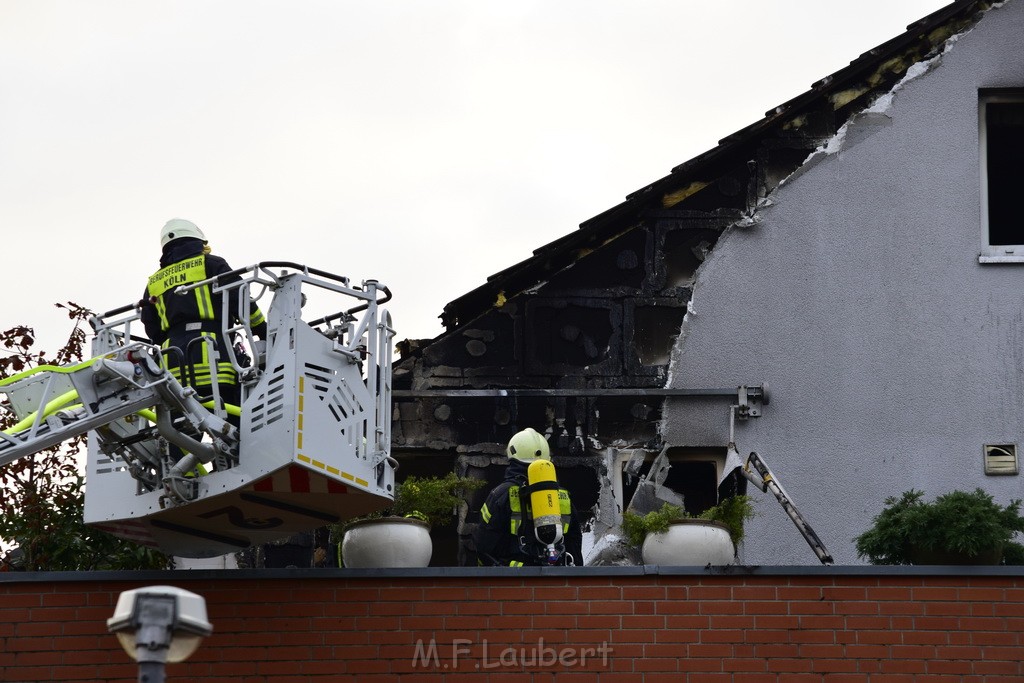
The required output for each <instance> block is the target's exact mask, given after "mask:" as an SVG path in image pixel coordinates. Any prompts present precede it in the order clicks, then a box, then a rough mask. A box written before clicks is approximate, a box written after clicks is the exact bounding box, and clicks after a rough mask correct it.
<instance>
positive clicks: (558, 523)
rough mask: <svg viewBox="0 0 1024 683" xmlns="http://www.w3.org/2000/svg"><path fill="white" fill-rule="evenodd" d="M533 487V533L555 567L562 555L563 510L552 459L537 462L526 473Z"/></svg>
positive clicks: (531, 495)
mask: <svg viewBox="0 0 1024 683" xmlns="http://www.w3.org/2000/svg"><path fill="white" fill-rule="evenodd" d="M526 479H527V481H528V482H529V485H530V512H531V514H532V516H533V533H534V535H535V536H536V537H537V542H538V543H540V545H541V546H542V547H543V548H544V556H545V558H546V559H547V561H548V562H549V563H551V564H555V563H556V562H558V560H559V558H560V557H561V555H562V547H561V546H562V543H561V541H562V511H561V505H560V504H559V501H558V479H557V478H556V477H555V466H554V465H553V464H552V463H551V461H550V460H534V461H533V462H532V463H530V467H529V468H528V469H527V471H526Z"/></svg>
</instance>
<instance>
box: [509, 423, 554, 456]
mask: <svg viewBox="0 0 1024 683" xmlns="http://www.w3.org/2000/svg"><path fill="white" fill-rule="evenodd" d="M505 454H506V455H508V457H510V458H515V459H516V460H522V461H523V462H533V461H534V460H551V449H549V448H548V440H547V439H545V438H544V437H543V435H541V434H539V433H538V432H537V431H536V430H534V429H533V428H532V427H527V428H526V429H524V430H523V431H521V432H519V433H517V434H516V435H515V436H513V437H512V438H511V439H509V442H508V448H507V449H505Z"/></svg>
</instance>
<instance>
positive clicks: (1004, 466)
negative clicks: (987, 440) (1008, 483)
mask: <svg viewBox="0 0 1024 683" xmlns="http://www.w3.org/2000/svg"><path fill="white" fill-rule="evenodd" d="M1017 472H1018V468H1017V444H1014V443H998V444H985V474H1017Z"/></svg>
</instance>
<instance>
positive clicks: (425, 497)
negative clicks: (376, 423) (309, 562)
mask: <svg viewBox="0 0 1024 683" xmlns="http://www.w3.org/2000/svg"><path fill="white" fill-rule="evenodd" d="M484 483H485V482H484V481H482V480H480V479H473V478H471V477H460V476H458V475H456V474H455V473H454V472H450V473H448V474H447V475H445V476H443V477H422V478H421V477H407V478H406V479H405V480H404V481H403V482H402V483H400V484H398V486H396V487H395V501H394V503H392V504H391V505H390V506H388V507H387V508H385V509H383V510H381V511H379V512H375V513H373V514H370V515H366V516H364V517H357V518H356V519H353V520H349V521H348V522H345V523H343V524H342V525H336V527H335V528H334V529H333V531H334V532H335V533H340V535H341V536H342V541H341V544H340V545H339V546H338V552H339V555H340V557H339V562H338V564H339V565H343V566H345V567H426V566H427V565H428V564H430V556H431V554H432V552H433V545H432V543H431V540H430V529H431V528H432V527H435V526H443V525H445V524H449V523H451V521H452V512H453V511H454V510H455V509H456V508H457V507H458V506H459V505H460V504H462V503H463V502H464V500H465V497H466V495H468V494H469V493H470V492H471V491H474V490H476V489H477V488H479V487H480V486H483V484H484Z"/></svg>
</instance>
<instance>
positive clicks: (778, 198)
mask: <svg viewBox="0 0 1024 683" xmlns="http://www.w3.org/2000/svg"><path fill="white" fill-rule="evenodd" d="M1022 36H1024V2H1019V1H1016V0H1011V1H1010V2H1008V3H1007V4H1005V5H1004V6H1002V7H997V8H995V9H993V10H991V11H990V12H989V13H988V14H987V15H986V16H985V17H984V18H983V19H982V21H981V22H980V23H979V24H978V25H976V26H975V28H974V29H973V30H970V31H969V32H967V33H965V34H963V35H961V36H960V37H959V38H958V39H957V40H956V41H954V42H953V43H952V44H951V46H950V47H949V49H948V51H947V52H946V53H945V54H944V55H942V56H941V57H940V58H939V59H938V60H936V62H934V63H933V64H932V65H931V68H930V69H929V70H928V71H927V72H926V73H924V74H923V75H920V76H918V77H916V78H914V79H912V80H908V81H905V82H904V83H903V84H902V85H901V86H900V87H898V88H897V89H896V90H895V91H894V97H893V99H892V102H891V104H890V106H889V108H888V109H887V111H886V112H885V113H873V114H868V115H864V116H862V117H861V118H860V119H859V120H857V121H856V122H855V123H854V124H853V125H851V126H849V128H848V130H847V131H846V135H845V138H844V140H843V141H842V144H841V146H840V147H839V150H838V152H835V153H830V154H824V153H821V154H819V155H818V156H817V157H816V158H814V159H813V160H812V161H811V162H810V163H809V164H808V165H806V166H805V167H804V168H803V169H802V170H801V172H800V173H798V174H796V175H795V176H794V177H792V178H790V179H789V180H788V181H787V182H786V183H784V184H783V185H782V186H781V187H779V188H778V189H777V190H776V191H775V192H774V193H773V194H772V196H771V198H770V199H771V201H772V202H773V203H772V205H771V206H769V207H766V208H765V209H763V210H762V211H761V212H760V219H761V220H760V223H759V224H758V225H757V226H755V227H753V228H750V229H745V230H740V229H736V228H730V229H729V230H728V231H727V233H726V234H725V235H724V236H723V238H722V239H721V241H720V242H719V244H718V246H717V247H716V248H715V250H714V251H713V253H712V254H711V256H710V257H709V258H708V260H707V261H705V263H704V264H703V266H702V268H701V270H700V271H699V273H698V277H697V283H696V288H695V291H694V297H693V307H694V313H693V314H692V315H689V316H688V317H687V319H686V321H685V322H684V323H683V328H682V333H681V334H680V337H679V341H678V343H677V346H676V349H675V351H674V353H673V359H672V365H671V377H670V380H669V385H670V386H672V387H685V388H699V387H718V386H729V385H739V384H759V383H761V382H768V383H769V384H770V386H771V403H770V404H769V405H768V406H766V407H765V410H764V414H763V416H762V417H760V418H755V419H752V420H749V421H748V422H745V423H739V424H738V425H737V429H736V442H737V446H738V447H739V450H740V452H741V453H742V454H743V455H744V456H746V455H747V453H749V452H750V451H752V450H756V451H757V452H759V453H760V454H761V455H762V456H764V458H765V459H766V460H767V462H768V464H769V465H770V466H771V467H772V468H773V470H774V471H775V473H776V474H777V475H778V477H779V479H780V480H781V481H782V483H783V485H784V486H785V487H786V489H787V490H788V492H789V493H790V495H791V496H792V497H793V499H794V500H795V501H796V503H797V505H798V507H799V508H800V510H801V511H802V512H803V513H804V515H805V517H806V518H807V519H808V521H809V522H810V523H811V524H812V526H814V528H815V530H816V531H817V532H818V535H819V536H821V538H822V540H823V541H824V542H825V544H826V546H827V547H828V549H829V551H831V553H832V554H833V556H834V557H835V559H836V562H837V563H839V564H849V563H856V562H858V560H857V558H856V552H855V550H854V547H853V542H852V539H853V537H854V536H856V535H857V534H859V533H861V532H862V531H863V530H864V529H865V528H866V527H867V525H868V524H869V523H870V520H871V518H872V516H873V515H874V514H876V513H877V512H878V510H879V509H880V506H881V503H882V501H883V499H884V498H886V497H887V496H890V495H897V494H899V493H900V492H902V491H904V490H906V489H909V488H911V487H916V488H919V489H923V490H924V491H925V493H926V494H927V495H928V497H929V498H930V497H932V496H934V495H936V494H938V493H942V492H945V491H948V490H951V489H954V488H973V487H975V486H981V487H982V488H984V489H986V490H987V491H989V492H991V493H992V494H993V495H995V497H996V499H997V500H999V501H1001V502H1008V501H1009V499H1010V498H1011V497H1021V496H1024V490H1022V489H1024V486H1022V480H1021V477H1019V476H1011V477H991V476H986V475H985V474H984V471H983V462H982V446H983V444H985V443H999V442H1003V443H1005V442H1013V443H1018V444H1021V445H1024V437H1022V430H1024V386H1022V379H1021V377H1022V373H1024V348H1022V347H1024V264H1017V265H981V264H979V263H978V254H979V250H980V248H981V239H982V237H981V234H982V231H981V226H980V208H979V201H980V200H979V169H978V89H979V88H983V87H1024V50H1022V49H1021V45H1022V43H1021V41H1022ZM837 142H838V140H837ZM727 411H728V408H727V406H726V405H725V404H716V405H708V404H704V405H701V404H695V403H693V402H685V403H683V402H680V403H675V404H672V405H671V406H669V407H668V408H667V409H666V412H665V418H664V422H663V425H662V427H663V430H664V437H665V441H666V443H670V444H674V445H679V446H723V445H725V443H726V442H727V441H728V412H727ZM753 495H754V497H755V498H757V499H758V500H757V505H758V510H759V512H760V515H759V517H758V518H757V519H755V520H754V521H753V522H752V524H751V527H750V529H749V533H748V540H747V541H746V543H745V547H744V548H743V552H742V555H741V559H742V560H743V561H744V562H745V563H747V564H815V563H816V562H817V560H816V558H815V557H814V555H813V554H812V552H811V551H810V549H809V548H808V547H807V545H806V543H805V542H804V540H803V539H802V537H801V536H800V535H799V534H798V533H797V531H796V529H795V528H794V527H793V525H792V523H791V522H790V521H789V520H788V518H786V517H785V515H784V514H783V512H782V510H781V508H780V507H779V506H778V504H777V503H776V502H775V500H774V498H772V497H771V496H770V494H761V493H760V492H758V491H753Z"/></svg>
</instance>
